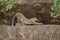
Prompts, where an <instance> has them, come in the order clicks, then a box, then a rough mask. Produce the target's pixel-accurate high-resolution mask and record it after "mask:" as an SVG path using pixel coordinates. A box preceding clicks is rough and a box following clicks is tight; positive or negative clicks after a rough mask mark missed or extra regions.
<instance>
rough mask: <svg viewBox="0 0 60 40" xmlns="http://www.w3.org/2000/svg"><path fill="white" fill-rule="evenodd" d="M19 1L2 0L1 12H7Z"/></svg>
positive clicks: (0, 2) (0, 3)
mask: <svg viewBox="0 0 60 40" xmlns="http://www.w3.org/2000/svg"><path fill="white" fill-rule="evenodd" d="M17 2H18V0H0V13H4V14H6V12H7V11H9V10H11V9H12V8H13V7H15V6H16V4H17Z"/></svg>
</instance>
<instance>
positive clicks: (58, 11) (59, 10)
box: [51, 0, 60, 22]
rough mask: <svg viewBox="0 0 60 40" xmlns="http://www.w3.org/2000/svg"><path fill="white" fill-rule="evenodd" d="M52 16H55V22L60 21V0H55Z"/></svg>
mask: <svg viewBox="0 0 60 40" xmlns="http://www.w3.org/2000/svg"><path fill="white" fill-rule="evenodd" d="M51 10H52V12H51V17H52V18H53V20H52V21H53V22H55V21H56V22H60V21H59V20H60V1H59V0H54V4H53V6H52V7H51ZM58 19H59V20H58Z"/></svg>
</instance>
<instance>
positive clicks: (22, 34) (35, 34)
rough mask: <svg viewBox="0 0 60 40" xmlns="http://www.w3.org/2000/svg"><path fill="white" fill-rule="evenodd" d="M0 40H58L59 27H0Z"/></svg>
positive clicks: (59, 37) (59, 39) (59, 34)
mask: <svg viewBox="0 0 60 40" xmlns="http://www.w3.org/2000/svg"><path fill="white" fill-rule="evenodd" d="M0 40H60V25H35V26H26V25H23V26H22V25H17V26H14V27H12V26H6V25H3V26H2V25H0Z"/></svg>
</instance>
